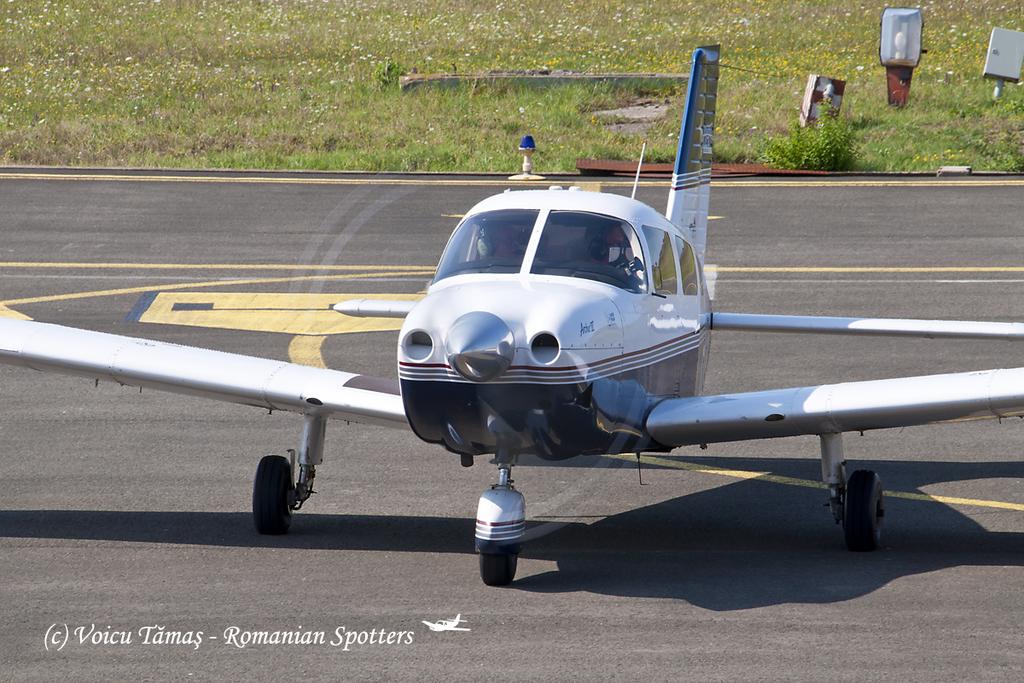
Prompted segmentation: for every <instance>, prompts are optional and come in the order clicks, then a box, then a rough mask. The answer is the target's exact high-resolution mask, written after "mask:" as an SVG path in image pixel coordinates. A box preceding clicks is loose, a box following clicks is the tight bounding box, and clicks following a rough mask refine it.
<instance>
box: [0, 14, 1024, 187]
mask: <svg viewBox="0 0 1024 683" xmlns="http://www.w3.org/2000/svg"><path fill="white" fill-rule="evenodd" d="M883 6H884V3H870V2H869V3H861V4H859V5H856V6H853V5H852V4H850V3H838V2H836V3H823V2H811V1H799V0H790V1H788V2H784V1H783V0H764V1H762V2H745V3H741V2H728V1H724V2H717V3H713V4H709V3H707V2H706V1H704V0H701V1H697V0H648V1H647V2H644V3H631V4H627V3H620V2H609V1H605V0H589V1H584V0H575V1H572V0H565V1H563V2H560V3H557V4H552V3H549V2H545V1H543V0H518V1H517V2H498V3H496V4H494V5H493V6H486V5H484V4H481V3H476V2H469V1H468V0H448V1H447V2H444V1H440V0H424V1H423V2H420V3H408V2H404V1H401V2H400V1H397V0H377V1H372V2H371V1H369V0H363V1H359V0H346V1H342V0H316V1H313V0H307V1H300V0H291V1H285V0H277V1H270V0H263V1H257V0H249V1H241V0H236V1H228V0H209V1H206V2H199V1H190V0H160V1H159V2H157V1H155V0H147V1H144V2H143V1H140V0H136V1H134V2H132V1H126V2H124V1H114V0H80V1H77V2H67V1H57V0H50V1H46V0H13V1H12V0H0V162H2V163H5V164H71V165H89V164H92V165H131V166H177V167H182V166H188V167H246V168H314V169H353V170H400V171H411V170H431V171H446V170H469V171H512V170H514V169H515V168H516V167H517V166H518V164H519V157H518V155H517V153H516V151H515V147H516V143H517V141H518V139H519V136H520V135H522V134H524V133H531V134H533V135H534V136H535V137H536V139H537V142H538V146H539V148H540V151H539V152H538V154H537V155H536V157H535V159H534V161H535V165H536V167H537V169H538V170H539V171H541V172H555V171H572V170H574V169H575V160H576V158H578V157H610V158H621V159H633V158H636V156H637V154H638V150H639V147H640V140H639V139H638V138H636V137H634V136H629V135H619V134H614V133H610V132H608V131H606V130H605V129H604V128H603V126H602V125H601V122H600V121H599V120H598V119H596V118H595V117H594V116H593V114H592V112H593V111H595V110H597V109H600V108H603V107H607V106H612V105H615V104H619V103H625V102H627V101H629V99H630V98H633V97H636V96H638V95H641V94H643V95H655V96H660V97H665V98H668V99H669V100H670V101H671V102H672V103H673V107H672V110H671V116H669V117H666V120H664V121H662V122H659V123H658V124H657V125H656V126H655V127H654V128H653V129H652V130H651V131H650V133H649V134H648V136H647V137H648V141H649V147H648V149H649V154H650V156H649V157H648V158H651V159H654V160H670V159H671V158H672V156H673V155H674V150H675V138H676V134H677V130H676V129H677V126H678V116H679V113H680V111H681V109H682V98H683V93H682V92H681V91H680V90H678V89H676V90H666V91H660V92H655V93H638V92H632V91H628V90H625V91H624V90H616V89H613V88H610V87H605V86H602V87H594V86H585V85H579V86H572V87H565V88H556V89H549V90H526V89H517V88H514V87H508V86H500V87H486V86H479V87H475V88H474V87H470V86H467V87H464V88H460V89H456V90H453V91H437V90H426V89H424V90H420V91H416V92H413V93H407V94H401V93H399V92H398V89H397V86H396V85H395V83H394V77H395V76H396V74H397V73H399V72H400V71H409V70H412V69H416V70H417V71H419V72H421V73H428V72H436V71H451V70H453V69H454V70H457V71H459V72H475V71H483V70H489V69H502V70H511V69H536V68H552V69H572V70H579V71H589V72H603V71H663V72H685V71H687V70H688V63H689V58H690V53H691V52H692V49H693V47H694V46H696V45H699V44H703V43H708V42H721V43H722V44H723V60H724V62H725V63H726V64H728V65H731V66H734V67H737V68H736V69H726V70H723V72H722V82H721V93H720V94H721V98H720V105H719V121H718V131H719V132H718V136H717V140H716V143H717V144H716V155H717V156H718V158H719V159H722V160H726V161H753V160H756V159H758V158H759V157H760V156H761V155H762V153H763V150H764V146H765V144H766V141H767V139H768V138H769V137H771V136H778V135H785V134H786V133H787V131H788V129H789V126H790V124H791V122H792V121H793V120H794V119H795V117H796V114H797V108H798V106H799V99H800V96H801V95H802V93H803V86H804V83H805V81H806V78H807V74H808V73H811V72H814V73H821V74H825V75H830V76H833V77H837V78H845V79H847V81H848V85H847V96H846V99H845V101H844V102H843V111H844V115H845V116H847V117H848V119H849V121H850V124H851V126H852V128H853V129H854V131H855V133H856V136H857V139H858V146H859V157H858V159H857V161H856V164H855V168H857V169H861V170H885V171H895V170H899V171H913V170H928V171H930V170H934V169H935V168H936V167H937V166H939V165H941V164H971V165H973V166H974V167H975V168H976V169H979V170H1016V171H1024V134H1022V130H1024V87H1021V88H1017V87H1014V86H1012V85H1011V86H1008V87H1007V88H1006V91H1005V94H1004V96H1003V100H1002V101H1001V102H999V103H994V102H993V101H992V99H991V91H992V83H991V82H990V81H985V80H983V79H982V78H981V77H980V72H981V68H982V64H983V61H984V54H985V50H986V46H987V44H988V34H989V31H990V30H991V27H992V26H1003V27H1006V28H1012V29H1017V30H1022V29H1024V9H1022V6H1021V5H1020V3H1019V2H1007V0H974V1H972V2H964V1H959V2H950V1H948V0H947V1H945V2H934V3H929V4H927V5H926V6H925V9H924V12H925V41H924V42H925V45H926V47H927V48H928V49H929V53H928V54H926V55H925V56H924V58H923V60H922V64H921V67H920V68H919V69H918V70H917V71H916V72H915V76H914V82H913V87H912V90H911V95H910V106H908V107H907V108H905V109H902V110H894V109H891V108H889V107H888V106H887V105H886V104H885V91H884V71H883V69H882V68H881V67H880V66H879V65H878V63H877V33H878V16H879V12H880V11H881V8H882V7H883ZM740 69H745V70H740ZM751 71H753V72H757V73H751Z"/></svg>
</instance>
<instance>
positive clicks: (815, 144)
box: [762, 112, 857, 171]
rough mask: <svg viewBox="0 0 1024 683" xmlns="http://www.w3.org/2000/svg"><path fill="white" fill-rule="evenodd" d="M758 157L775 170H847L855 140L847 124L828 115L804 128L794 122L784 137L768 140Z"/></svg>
mask: <svg viewBox="0 0 1024 683" xmlns="http://www.w3.org/2000/svg"><path fill="white" fill-rule="evenodd" d="M823 113H824V112H823ZM762 158H763V160H764V161H765V163H767V164H769V165H771V166H775V167H777V168H790V169H801V170H809V171H849V170H850V169H851V168H853V164H854V162H855V161H856V158H857V139H856V135H855V134H854V132H853V128H852V127H851V125H850V123H849V121H847V120H846V119H844V118H843V117H841V116H833V115H831V114H830V113H829V114H825V115H824V116H822V117H821V119H820V120H819V121H818V122H817V123H815V124H812V125H810V126H808V127H807V128H801V127H800V124H799V123H796V122H794V123H793V126H792V128H790V131H789V135H788V136H786V137H779V138H773V139H771V140H769V141H768V144H767V145H765V149H764V153H763V154H762Z"/></svg>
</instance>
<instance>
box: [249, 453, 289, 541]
mask: <svg viewBox="0 0 1024 683" xmlns="http://www.w3.org/2000/svg"><path fill="white" fill-rule="evenodd" d="M291 490H292V466H291V464H290V463H289V462H288V459H287V458H284V457H282V456H280V455H267V456H264V457H263V458H262V459H261V460H260V464H259V467H257V468H256V479H255V480H254V481H253V485H252V518H253V521H254V522H255V523H256V531H257V532H259V533H261V534H270V535H280V534H286V533H288V527H290V526H291V524H292V510H291V506H290V505H289V500H288V498H289V496H288V494H289V493H290V492H291Z"/></svg>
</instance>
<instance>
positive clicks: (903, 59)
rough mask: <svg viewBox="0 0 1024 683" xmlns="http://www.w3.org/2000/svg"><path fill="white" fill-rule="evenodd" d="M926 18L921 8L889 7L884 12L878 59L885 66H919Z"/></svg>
mask: <svg viewBox="0 0 1024 683" xmlns="http://www.w3.org/2000/svg"><path fill="white" fill-rule="evenodd" d="M923 28H924V20H923V19H922V18H921V10H919V9H901V8H894V7H888V8H886V9H885V11H883V12H882V30H881V36H880V40H879V42H878V61H880V62H881V63H882V65H883V66H911V67H913V66H917V64H918V62H920V61H921V32H922V30H923Z"/></svg>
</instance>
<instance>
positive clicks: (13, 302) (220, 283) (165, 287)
mask: <svg viewBox="0 0 1024 683" xmlns="http://www.w3.org/2000/svg"><path fill="white" fill-rule="evenodd" d="M432 272H433V268H431V269H430V271H429V272H427V271H409V270H396V271H375V272H371V273H365V272H364V273H350V274H346V275H303V276H296V277H264V278H246V279H240V280H212V281H206V282H181V283H174V284H166V283H161V284H157V285H143V286H139V287H122V288H119V289H99V290H93V291H89V292H71V293H68V294H48V295H45V296H30V297H25V298H23V299H7V300H4V301H0V306H19V305H24V304H41V303H48V302H53V301H71V300H74V299H92V298H96V297H106V296H122V295H124V294H143V293H145V292H152V291H161V292H167V291H171V290H183V289H196V288H204V287H237V286H240V285H266V284H277V283H282V282H312V281H317V282H333V281H338V280H371V279H376V278H386V277H403V276H408V275H429V274H430V273H432Z"/></svg>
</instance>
